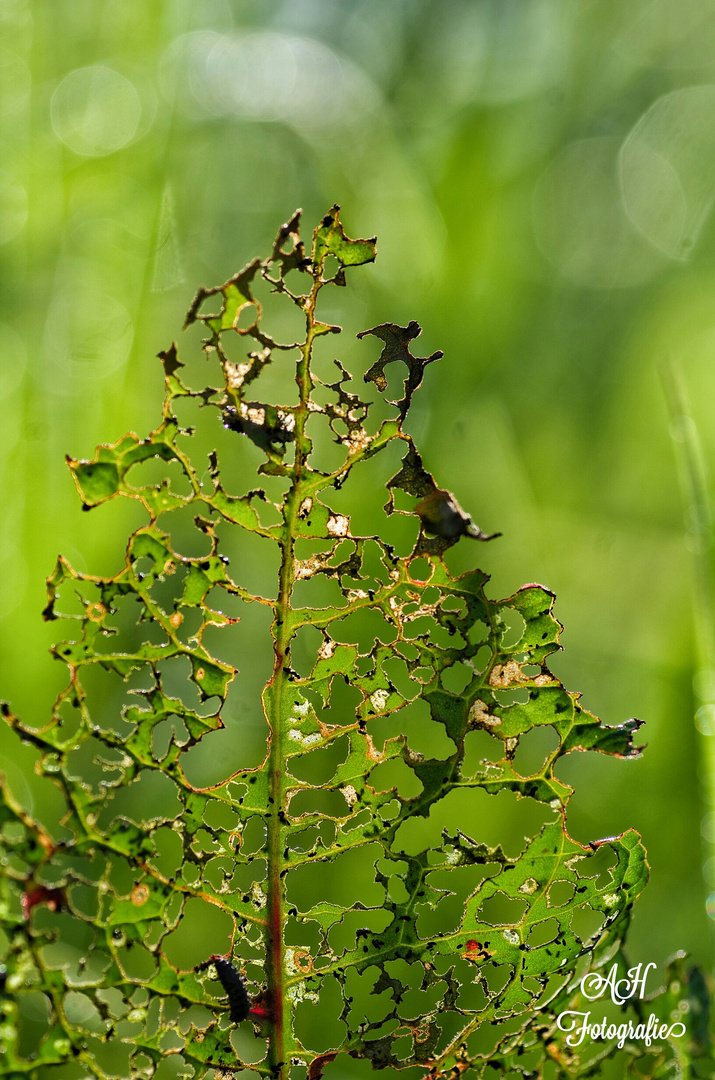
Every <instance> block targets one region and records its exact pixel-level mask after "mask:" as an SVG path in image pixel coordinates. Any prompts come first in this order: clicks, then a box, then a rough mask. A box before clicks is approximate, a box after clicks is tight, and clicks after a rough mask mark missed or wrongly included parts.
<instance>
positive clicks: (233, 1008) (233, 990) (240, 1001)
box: [196, 956, 251, 1024]
mask: <svg viewBox="0 0 715 1080" xmlns="http://www.w3.org/2000/svg"><path fill="white" fill-rule="evenodd" d="M210 964H213V966H214V967H215V968H216V974H217V975H218V980H219V982H220V983H221V986H222V987H223V988H224V990H225V991H226V993H227V995H228V1007H229V1015H230V1017H231V1022H232V1023H234V1024H240V1023H241V1021H242V1020H245V1019H246V1017H247V1016H248V1014H249V1012H250V1011H251V999H250V998H249V996H248V991H247V989H246V984H245V982H244V980H243V975H241V972H240V971H239V970H238V968H235V967H234V966H233V964H232V963H231V962H230V961H229V960H224V958H223V957H222V956H214V957H213V958H212V959H211V960H207V961H206V963H205V964H201V965H200V966H199V967H198V968H197V969H196V970H197V971H202V970H204V969H205V968H207V967H209V965H210Z"/></svg>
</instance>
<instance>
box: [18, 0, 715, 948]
mask: <svg viewBox="0 0 715 1080" xmlns="http://www.w3.org/2000/svg"><path fill="white" fill-rule="evenodd" d="M714 35H715V2H713V0H631V2H630V3H628V4H622V3H614V2H611V0H584V2H581V3H578V4H572V3H567V2H566V0H448V2H447V0H443V2H439V0H438V2H435V0H431V2H430V0H389V2H388V3H386V2H385V0H352V2H350V3H345V2H342V0H298V2H296V0H285V2H283V3H279V2H277V0H254V2H250V0H202V2H201V3H196V2H194V0H163V2H160V0H34V2H32V0H0V40H1V44H0V117H1V124H2V128H1V131H2V146H3V156H2V162H1V163H0V259H2V274H1V277H0V288H1V289H2V322H0V352H1V360H0V401H2V407H3V412H2V417H3V422H2V435H1V437H0V471H1V475H2V490H3V514H2V518H1V519H0V551H1V563H0V565H1V566H2V580H0V620H1V630H0V634H1V640H2V650H1V651H0V687H1V695H2V697H3V698H4V699H7V700H9V701H10V702H11V704H12V707H13V709H14V710H15V711H17V712H18V713H20V714H21V715H22V716H23V718H24V719H25V720H27V721H28V722H29V723H31V724H37V725H39V724H40V722H41V719H42V717H43V716H47V715H48V714H49V709H50V706H51V702H52V700H53V698H54V696H55V694H56V693H57V691H58V690H59V688H60V687H61V686H62V685H63V682H64V671H63V669H61V667H60V665H58V664H53V663H52V662H51V661H50V659H49V658H48V656H47V648H48V646H49V644H50V643H51V641H52V640H53V639H54V638H55V637H56V636H57V632H58V631H57V626H56V624H55V625H52V624H50V625H47V626H46V625H44V624H43V623H42V621H41V619H40V611H41V609H42V607H43V606H44V603H45V586H44V578H45V576H46V575H47V574H48V573H49V572H50V571H51V569H52V567H53V565H54V561H55V559H56V556H57V554H58V552H60V551H61V552H62V553H64V554H65V555H66V556H67V557H68V558H69V559H70V561H71V562H72V563H73V564H74V565H75V566H76V567H77V568H78V569H83V570H87V571H91V572H97V573H106V572H110V571H113V569H115V568H116V569H118V568H119V565H120V562H121V559H122V552H123V548H124V543H125V540H126V536H127V533H128V531H129V527H130V525H134V524H136V523H137V518H136V513H135V512H132V510H131V508H127V507H124V506H121V505H119V504H117V505H115V504H112V505H111V506H109V507H105V508H103V509H101V510H98V511H96V513H93V514H91V515H83V514H82V513H80V504H79V499H78V498H77V495H76V493H75V491H74V489H73V486H72V482H71V479H70V475H69V473H68V471H67V470H66V468H65V466H64V464H63V460H62V459H63V455H64V454H65V453H71V454H72V455H73V456H77V457H79V456H91V455H92V454H93V451H94V447H95V444H96V443H97V442H100V441H101V442H110V441H114V440H115V439H117V438H118V437H119V436H120V435H122V434H123V433H124V432H125V431H126V430H127V429H130V428H131V429H133V430H135V431H138V432H139V433H141V434H143V433H145V432H146V431H148V430H149V429H150V427H153V426H155V425H156V423H157V422H158V420H159V416H160V403H161V383H162V380H161V370H160V366H159V364H158V363H157V361H156V360H155V359H154V357H155V354H156V353H157V352H158V350H159V349H162V348H166V347H167V346H168V344H169V343H170V342H171V340H172V338H174V337H176V336H177V333H178V331H179V327H180V325H181V323H182V321H183V315H184V313H185V310H186V308H187V307H188V304H189V302H190V300H191V298H192V296H193V294H194V292H195V289H196V287H197V286H198V284H200V283H203V284H205V285H214V284H218V283H219V282H221V281H223V280H224V279H225V278H226V277H228V276H229V275H230V274H231V273H233V272H235V271H236V270H237V269H239V268H240V267H241V266H242V265H244V264H245V263H246V262H247V261H248V260H249V258H251V257H252V256H253V255H255V254H261V255H263V254H265V253H267V251H268V248H269V244H270V242H271V241H272V239H273V236H274V235H275V232H276V230H277V227H278V225H279V224H280V223H281V222H282V221H284V220H285V219H286V218H287V217H288V216H289V214H290V213H291V212H292V211H293V209H294V208H295V207H296V206H302V207H303V208H304V223H305V232H306V235H307V233H308V231H309V229H310V228H312V226H313V224H314V223H315V222H316V221H317V220H318V218H319V217H320V216H321V215H322V214H323V213H324V212H325V211H326V210H327V208H328V207H329V206H330V205H331V204H332V203H333V202H339V203H340V204H341V205H342V207H343V219H344V221H345V225H346V229H347V231H348V233H349V234H350V235H352V236H369V235H373V234H375V233H377V235H378V251H379V255H378V261H377V263H376V265H375V266H374V267H373V268H368V269H366V270H361V271H357V272H356V274H355V275H354V278H353V283H354V288H353V289H351V290H349V291H350V293H351V294H352V295H351V296H350V297H346V298H345V299H344V300H343V301H342V302H343V304H344V306H345V307H346V309H347V308H348V306H349V305H352V307H350V314H349V316H346V318H348V319H349V325H350V333H351V335H352V333H353V332H354V330H355V329H361V328H364V327H368V326H371V325H374V324H375V323H377V322H381V321H388V320H389V321H397V322H406V321H408V320H410V319H413V318H416V319H418V321H419V322H420V323H421V324H422V326H423V327H424V332H423V337H422V339H421V342H420V344H421V346H422V348H421V350H420V354H421V355H426V353H427V351H428V350H429V351H432V350H433V349H436V348H441V349H443V350H444V352H445V358H444V360H443V361H441V363H440V364H439V365H435V366H433V367H431V368H429V369H428V373H427V377H426V380H425V386H424V388H423V390H422V391H421V398H419V399H418V401H416V403H415V406H414V415H412V419H411V425H409V427H410V430H411V432H412V433H413V435H414V436H415V437H416V439H417V440H418V443H419V445H420V446H421V448H422V452H423V456H424V458H425V463H426V465H427V467H428V468H429V469H430V470H431V471H432V472H434V474H435V476H436V478H437V480H438V482H439V483H441V484H442V485H444V486H446V487H449V488H450V489H451V490H453V491H454V492H455V494H456V496H457V498H458V499H459V501H460V502H461V503H462V505H463V506H464V507H465V508H466V509H467V510H468V511H469V512H470V513H471V514H472V515H473V517H474V519H475V520H476V521H477V522H478V523H479V524H480V525H481V526H482V527H483V528H484V529H485V530H488V531H492V530H497V529H498V530H501V531H502V532H503V534H504V535H503V538H502V539H500V540H497V541H495V542H494V543H492V544H490V545H489V546H486V547H479V548H477V546H476V545H471V544H467V543H466V542H462V544H460V545H459V547H458V548H457V549H456V551H455V553H454V555H453V557H452V560H451V562H452V566H454V567H458V568H465V569H466V568H467V567H468V566H470V565H473V564H474V561H475V560H477V559H479V560H480V562H481V565H482V566H483V567H484V568H485V569H486V570H487V571H488V572H490V573H491V574H492V575H493V591H494V594H495V595H507V594H508V593H510V592H513V591H514V590H515V589H516V588H518V587H519V586H520V585H521V584H523V583H525V582H529V581H538V582H541V583H543V584H546V585H548V586H549V587H550V588H552V589H554V590H555V592H556V593H557V596H558V601H557V608H556V612H557V615H558V616H559V617H560V619H561V621H562V622H564V624H565V626H566V631H565V633H564V636H563V641H564V644H565V646H566V651H565V653H564V654H563V655H562V656H559V657H558V658H557V660H556V662H555V665H554V666H555V670H556V671H557V672H558V674H559V675H560V677H561V678H563V679H564V681H565V683H566V685H567V687H568V688H569V689H573V690H581V691H582V692H583V695H584V698H583V700H584V703H585V705H586V707H587V708H589V709H591V710H592V711H594V712H596V713H598V714H599V715H601V716H602V717H604V719H605V720H606V721H607V722H611V723H616V722H619V721H622V720H624V719H626V718H627V717H629V716H632V715H636V716H640V717H641V718H643V719H645V720H646V721H647V726H646V728H645V730H644V734H645V738H646V740H647V742H648V744H649V746H648V750H647V753H646V754H645V756H644V757H643V759H642V760H640V761H637V762H631V763H625V762H618V761H615V760H613V759H609V758H605V757H602V758H601V757H598V756H596V755H588V756H586V755H574V756H573V758H572V760H571V761H570V762H569V768H568V775H566V770H563V772H562V776H563V778H564V779H567V780H568V781H569V782H571V783H574V784H575V785H576V788H577V790H576V794H575V796H574V798H573V801H572V804H571V812H570V816H569V827H570V830H571V832H572V834H573V835H574V836H575V837H576V838H577V839H579V840H582V841H586V840H589V839H594V838H597V837H602V836H605V835H609V834H612V833H616V832H620V831H622V830H623V829H625V828H626V827H629V826H634V827H636V828H638V829H639V830H640V831H641V833H642V834H643V837H644V840H645V843H646V846H647V847H648V849H649V851H650V857H651V864H652V868H653V876H652V883H651V885H650V886H649V888H648V890H647V892H646V895H645V896H644V898H643V899H642V900H641V901H640V903H639V905H638V909H637V915H636V917H635V920H634V931H633V938H632V944H631V954H632V955H633V956H634V957H635V958H636V960H643V961H650V960H651V959H653V960H656V961H659V962H660V961H662V960H663V958H664V957H665V956H667V955H668V954H670V953H672V952H673V951H675V950H676V949H687V950H688V951H690V952H691V953H692V954H693V955H694V956H695V958H697V959H698V960H700V961H704V962H708V963H710V962H711V960H712V955H713V949H712V929H713V923H712V921H711V920H710V919H709V918H708V916H707V914H706V899H707V897H708V895H709V894H711V893H715V859H712V857H711V854H710V847H709V844H710V841H711V839H715V815H712V816H711V812H712V811H713V810H715V805H713V806H712V807H711V806H710V801H709V795H708V791H709V788H710V787H711V786H712V785H711V783H710V781H709V775H710V773H711V772H712V770H713V769H715V766H714V765H713V763H712V761H709V757H715V755H714V754H713V751H711V750H709V746H708V744H709V742H711V741H713V739H715V736H714V735H712V734H708V732H712V731H715V726H714V725H713V724H712V714H713V710H709V709H708V706H709V705H711V704H712V703H713V701H715V696H713V690H714V689H715V675H712V674H711V667H710V665H711V655H710V650H709V646H708V624H707V608H708V602H709V601H708V595H709V594H708V574H709V558H710V555H709V544H710V521H709V512H708V509H707V506H706V505H705V500H704V498H703V497H702V492H706V491H707V470H708V467H709V465H710V464H711V463H712V462H713V461H714V460H715V396H714V391H715V367H714V366H713V361H714V360H715V304H714V302H713V301H714V299H715V289H714V288H713V286H714V285H715V280H714V279H715V229H714V228H713V222H712V219H711V217H710V209H711V204H712V201H713V196H715V52H714V51H713V49H712V41H713V39H714V37H713V36H714ZM338 344H339V343H338V342H336V346H337V345H338ZM345 347H346V348H348V349H349V350H350V351H354V347H353V346H352V345H351V344H350V343H349V342H348V341H346V342H345ZM361 355H363V356H366V354H361ZM372 359H374V355H373V354H372V353H371V355H370V360H372ZM666 365H670V368H669V369H668V370H670V371H671V372H673V371H674V372H675V381H676V383H677V384H678V385H679V387H680V390H679V391H678V393H680V395H681V398H680V399H679V400H675V398H676V397H677V394H676V392H675V391H674V390H673V389H672V388H671V389H670V390H669V391H668V394H666V392H665V390H664V380H663V371H664V369H665V367H666ZM666 384H667V385H671V384H670V383H668V382H667V380H666ZM668 395H669V396H670V398H671V410H670V414H669V407H668V402H667V397H668ZM698 439H699V440H700V442H699V443H698ZM679 455H680V457H679ZM679 460H680V461H681V473H682V474H683V476H684V477H685V479H686V482H685V483H684V484H682V485H681V484H679V474H678V461H679ZM688 460H689V461H690V466H693V464H694V468H695V479H696V481H697V483H696V487H697V486H698V484H699V485H700V487H701V488H702V491H701V493H700V495H699V496H698V499H699V501H698V502H697V505H694V506H689V505H688V496H687V492H686V498H685V500H684V499H683V494H682V492H681V487H684V488H686V489H687V487H688V484H687V476H688ZM691 474H692V468H691ZM691 479H692V476H691ZM251 486H253V482H252V480H251V478H250V477H248V478H247V481H246V487H251ZM691 486H692V485H691ZM694 569H695V573H694ZM695 582H698V586H697V587H696V585H695ZM697 612H700V615H699V619H700V621H698V618H696V617H695V614H694V613H697ZM246 641H247V645H246V652H245V654H244V655H243V656H241V657H238V658H237V662H238V664H239V666H240V667H243V668H245V669H248V670H250V669H251V665H252V659H251V654H250V651H249V644H248V637H247V638H246ZM251 708H252V709H255V702H254V703H253V704H252V705H251ZM698 710H700V711H699V712H698V717H699V719H698V725H697V727H696V725H695V724H694V722H693V717H694V714H695V713H696V711H698ZM698 728H699V729H700V730H698ZM0 754H2V759H3V768H4V769H6V771H7V773H8V776H9V778H10V781H11V784H12V786H13V789H14V790H15V791H16V792H17V793H18V794H19V795H20V796H21V797H23V798H24V799H26V800H27V801H28V802H30V801H32V800H33V799H34V800H39V801H40V804H42V799H43V795H42V792H41V791H40V789H39V787H38V782H37V781H35V780H34V779H33V777H32V771H31V770H32V760H33V755H32V752H31V751H30V750H29V748H27V747H23V746H20V745H19V744H16V743H15V742H13V741H12V738H11V736H10V733H9V731H6V730H4V729H3V730H2V731H1V732H0Z"/></svg>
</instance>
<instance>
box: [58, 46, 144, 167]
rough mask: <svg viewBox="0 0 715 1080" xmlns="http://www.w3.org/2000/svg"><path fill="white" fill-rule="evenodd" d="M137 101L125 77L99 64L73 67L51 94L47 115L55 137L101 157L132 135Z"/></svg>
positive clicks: (137, 115) (86, 154) (136, 122)
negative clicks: (48, 113) (48, 114)
mask: <svg viewBox="0 0 715 1080" xmlns="http://www.w3.org/2000/svg"><path fill="white" fill-rule="evenodd" d="M141 111H142V107H141V100H140V98H139V94H138V93H137V90H136V88H135V87H134V85H133V83H131V82H130V81H129V79H127V78H125V76H124V75H120V74H119V72H118V71H115V70H114V69H113V68H109V67H105V66H104V65H103V64H93V65H91V66H90V67H83V68H76V69H75V70H74V71H71V72H70V73H69V75H66V76H65V77H64V79H63V80H62V82H61V83H60V84H59V86H58V87H57V89H56V90H55V92H54V94H53V95H52V103H51V106H50V116H51V120H52V128H53V130H54V132H55V135H56V136H57V138H58V139H61V141H62V142H63V143H64V144H65V146H68V147H69V148H70V150H73V151H74V152H75V154H81V155H82V156H84V157H103V156H104V155H106V154H113V153H114V152H115V151H116V150H121V148H122V147H123V146H126V145H127V143H129V142H131V140H132V139H133V138H134V136H135V134H136V131H137V128H138V127H139V120H140V118H141Z"/></svg>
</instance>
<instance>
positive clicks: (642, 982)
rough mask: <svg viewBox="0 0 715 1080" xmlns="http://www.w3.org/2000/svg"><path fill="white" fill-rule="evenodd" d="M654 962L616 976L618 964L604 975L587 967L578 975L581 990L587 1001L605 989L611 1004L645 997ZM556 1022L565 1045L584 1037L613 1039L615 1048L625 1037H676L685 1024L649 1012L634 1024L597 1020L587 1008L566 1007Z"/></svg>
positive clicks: (641, 1039)
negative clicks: (608, 993) (639, 1021)
mask: <svg viewBox="0 0 715 1080" xmlns="http://www.w3.org/2000/svg"><path fill="white" fill-rule="evenodd" d="M655 966H656V965H655V964H653V963H651V964H645V965H643V964H638V965H636V967H632V968H629V969H628V971H627V973H626V975H625V977H624V978H619V977H618V964H614V965H613V966H612V968H611V970H610V971H609V972H608V975H599V974H598V972H596V971H590V972H588V974H586V975H584V977H583V978H582V979H581V993H582V994H583V996H584V997H585V998H586V1000H587V1001H597V1000H598V999H599V998H602V997H603V996H604V994H605V993H606V990H608V991H609V992H610V997H611V1001H612V1002H613V1004H614V1005H626V1004H627V1003H629V1002H632V1001H636V1000H640V1001H642V1000H643V998H644V997H645V989H646V979H647V978H648V972H649V971H650V970H651V969H652V968H655ZM556 1024H557V1027H558V1028H559V1031H563V1032H565V1033H566V1042H567V1043H568V1045H569V1046H580V1045H581V1043H582V1042H584V1040H586V1039H588V1038H590V1040H591V1042H596V1041H598V1040H601V1039H604V1040H605V1039H609V1040H610V1039H616V1040H617V1045H618V1049H619V1050H620V1049H622V1048H623V1046H624V1044H625V1042H626V1040H629V1041H631V1042H643V1043H645V1045H646V1046H650V1044H651V1043H652V1042H653V1040H654V1039H655V1040H662V1039H679V1038H681V1037H682V1036H683V1035H684V1034H685V1024H683V1023H682V1022H680V1021H678V1022H676V1023H674V1024H666V1023H663V1022H662V1021H661V1020H660V1019H659V1018H658V1017H657V1016H656V1015H655V1013H651V1014H650V1016H649V1017H648V1020H647V1021H646V1022H645V1023H643V1022H641V1023H637V1024H634V1023H633V1021H632V1020H627V1021H625V1022H624V1023H622V1024H614V1023H612V1022H609V1021H608V1019H607V1018H606V1017H605V1016H604V1017H603V1019H602V1020H600V1021H598V1020H594V1021H591V1012H590V1011H588V1012H578V1011H576V1010H575V1009H568V1010H566V1011H565V1012H562V1013H560V1014H559V1016H558V1017H557V1019H556Z"/></svg>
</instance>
